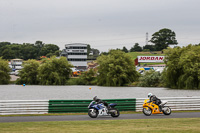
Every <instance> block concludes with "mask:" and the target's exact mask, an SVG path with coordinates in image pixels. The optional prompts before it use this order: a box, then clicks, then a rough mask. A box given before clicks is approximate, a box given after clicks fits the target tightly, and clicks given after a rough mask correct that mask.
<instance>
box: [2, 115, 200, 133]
mask: <svg viewBox="0 0 200 133" xmlns="http://www.w3.org/2000/svg"><path fill="white" fill-rule="evenodd" d="M199 123H200V118H175V119H140V120H138V119H134V120H94V121H64V122H61V121H58V122H17V123H0V129H1V130H0V133H74V132H75V133H95V132H98V133H99V132H102V133H141V132H142V133H150V132H153V133H166V132H168V133H191V132H192V133H199V132H200V126H199V125H200V124H199Z"/></svg>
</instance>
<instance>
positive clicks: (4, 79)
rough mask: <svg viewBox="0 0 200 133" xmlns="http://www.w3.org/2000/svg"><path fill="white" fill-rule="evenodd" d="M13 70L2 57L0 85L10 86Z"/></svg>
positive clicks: (0, 62) (0, 60)
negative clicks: (10, 73)
mask: <svg viewBox="0 0 200 133" xmlns="http://www.w3.org/2000/svg"><path fill="white" fill-rule="evenodd" d="M10 71H11V69H10V68H9V66H8V61H6V60H3V59H2V58H1V57H0V84H9V81H10V75H9V72H10Z"/></svg>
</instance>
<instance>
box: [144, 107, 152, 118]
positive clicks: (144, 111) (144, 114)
mask: <svg viewBox="0 0 200 133" xmlns="http://www.w3.org/2000/svg"><path fill="white" fill-rule="evenodd" d="M148 109H149V110H150V111H151V113H149V114H146V113H145V110H146V108H143V110H142V111H143V114H144V115H146V116H150V115H151V114H152V110H151V109H150V108H149V107H148Z"/></svg>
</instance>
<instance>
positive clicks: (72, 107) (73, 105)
mask: <svg viewBox="0 0 200 133" xmlns="http://www.w3.org/2000/svg"><path fill="white" fill-rule="evenodd" d="M159 98H160V99H161V100H162V101H168V103H167V104H166V105H167V106H170V107H171V109H172V111H173V110H200V97H163V98H162V97H159ZM103 100H104V101H107V102H108V103H117V104H118V105H117V106H116V108H117V109H119V110H120V111H142V105H143V102H144V100H145V98H137V99H135V98H133V99H103ZM90 102H91V100H0V115H11V114H46V113H68V112H72V113H75V112H87V111H88V108H87V107H88V105H89V103H90Z"/></svg>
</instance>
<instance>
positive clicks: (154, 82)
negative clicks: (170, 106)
mask: <svg viewBox="0 0 200 133" xmlns="http://www.w3.org/2000/svg"><path fill="white" fill-rule="evenodd" d="M160 83H161V74H160V72H156V71H154V70H150V71H146V72H145V73H144V74H143V75H142V76H141V77H140V78H139V84H138V86H142V87H157V86H159V84H160Z"/></svg>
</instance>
